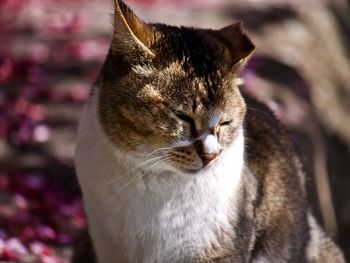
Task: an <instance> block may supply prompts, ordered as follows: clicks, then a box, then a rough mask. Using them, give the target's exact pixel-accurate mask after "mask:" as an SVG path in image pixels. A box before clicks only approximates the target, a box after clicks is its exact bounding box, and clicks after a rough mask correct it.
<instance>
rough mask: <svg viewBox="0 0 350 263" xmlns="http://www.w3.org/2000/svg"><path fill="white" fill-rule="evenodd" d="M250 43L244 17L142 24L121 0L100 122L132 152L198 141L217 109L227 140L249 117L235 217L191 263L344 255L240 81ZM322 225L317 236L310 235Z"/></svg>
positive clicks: (280, 137) (292, 158)
mask: <svg viewBox="0 0 350 263" xmlns="http://www.w3.org/2000/svg"><path fill="white" fill-rule="evenodd" d="M253 50H254V46H253V44H252V43H251V41H250V40H249V38H248V37H247V36H246V35H245V34H244V33H243V32H242V28H241V26H240V24H234V25H232V26H229V27H226V28H224V29H221V30H209V29H193V28H185V27H182V28H177V27H171V26H166V25H159V24H152V25H146V24H144V23H143V22H142V21H141V20H140V19H138V18H137V17H136V16H135V15H134V14H133V13H132V11H131V10H129V9H128V8H127V7H126V6H125V4H124V3H122V2H120V1H116V17H115V33H114V39H113V43H112V46H111V50H110V52H109V54H108V57H107V59H106V62H105V65H104V67H103V69H102V71H101V74H100V77H99V79H98V81H97V85H96V86H97V87H99V91H98V92H99V117H100V122H101V124H102V127H103V129H104V131H105V132H106V134H107V136H108V137H109V138H110V139H111V141H112V142H113V143H114V144H115V145H116V146H117V147H118V148H119V149H121V150H123V151H125V152H134V151H137V149H139V148H140V147H147V145H151V146H152V148H155V149H156V148H159V147H164V146H167V145H170V144H171V142H173V141H174V140H176V139H179V138H180V139H181V138H195V137H196V136H197V135H198V134H200V133H201V132H202V131H203V130H207V129H209V127H208V124H207V123H206V121H205V120H206V119H208V117H209V116H212V115H213V114H215V110H214V109H220V110H221V112H223V115H222V117H221V118H222V121H227V120H230V121H231V123H230V126H229V127H228V128H219V127H217V128H215V130H214V131H213V133H215V134H216V135H217V136H218V138H219V141H220V144H221V145H224V146H228V145H230V143H231V142H232V141H233V140H234V139H235V138H236V136H237V132H238V128H239V127H240V125H241V123H242V122H243V125H244V130H245V143H246V145H245V148H246V156H245V161H246V167H245V169H244V171H243V176H242V182H241V183H240V188H239V193H237V196H238V197H237V198H238V200H237V202H238V205H239V208H238V211H239V212H238V215H237V214H235V215H232V224H231V225H232V228H230V229H227V228H225V229H222V231H221V232H220V233H218V236H217V240H215V241H214V242H213V243H212V245H211V247H208V248H206V249H205V251H203V253H202V254H201V255H198V257H197V258H196V259H193V260H191V262H197V263H204V262H220V263H226V262H237V263H238V262H252V260H254V259H256V258H259V256H263V257H264V258H267V259H271V260H273V261H271V260H270V261H268V262H321V263H323V262H324V263H326V262H327V263H328V262H345V261H344V259H343V256H342V254H341V252H340V251H339V249H338V248H337V247H336V246H335V245H334V244H333V243H332V242H331V240H330V239H329V238H328V237H326V236H325V235H324V234H323V232H322V230H320V229H318V227H317V226H315V225H313V224H310V222H309V221H308V217H309V216H310V215H309V212H308V206H307V203H306V201H305V200H306V199H305V192H304V183H303V180H304V179H303V172H302V169H301V165H300V163H299V160H298V158H297V156H296V154H295V152H294V149H293V146H292V145H291V144H290V142H289V139H288V136H287V135H286V132H285V130H284V128H283V127H282V126H281V125H280V124H279V122H278V121H277V120H276V119H275V118H274V116H273V115H272V114H271V113H270V111H269V110H268V108H267V107H265V106H264V105H262V104H260V103H258V102H256V101H254V100H253V99H251V98H249V97H248V96H247V95H245V94H241V92H240V90H239V89H238V87H237V85H236V84H235V79H236V78H237V77H238V74H239V72H240V69H241V67H242V66H243V65H244V61H245V59H246V58H247V57H248V56H249V54H250V53H251V52H252V51H253ZM116 87H118V88H116ZM94 92H96V91H94ZM246 105H247V106H246ZM174 113H180V114H186V115H188V116H190V117H191V118H192V120H193V122H194V124H195V125H193V126H194V127H195V128H192V129H188V127H187V126H186V125H188V124H186V123H184V122H182V121H179V120H178V118H176V115H175V114H174ZM150 124H151V125H150ZM121 138H124V139H123V140H121ZM125 138H127V139H125ZM145 141H147V145H146V146H145ZM197 150H198V149H197V148H196V147H195V146H194V145H192V146H190V147H189V148H186V149H180V150H179V152H178V153H177V154H178V155H177V160H176V161H177V163H178V165H179V166H180V167H184V168H186V167H189V166H190V164H189V163H188V161H186V160H183V159H181V156H182V155H180V152H181V153H182V154H188V155H191V154H193V153H194V152H196V151H197ZM316 232H317V233H318V234H319V237H318V238H319V240H317V241H318V242H315V240H314V239H312V236H313V235H314V234H315V233H316ZM87 240H89V239H87ZM92 247H93V246H92V244H91V242H86V243H84V244H82V247H81V249H79V250H77V251H76V254H75V256H74V259H73V262H76V263H77V262H84V263H89V262H96V261H95V259H94V256H93V255H94V254H93V253H92V251H93V248H92ZM307 251H308V252H307ZM310 251H311V252H310ZM135 253H136V252H135ZM310 254H313V257H312V258H310V256H309V255H310ZM115 262H116V263H118V262H122V261H121V260H120V259H118V258H116V259H115ZM263 262H266V261H263ZM101 263H103V262H101Z"/></svg>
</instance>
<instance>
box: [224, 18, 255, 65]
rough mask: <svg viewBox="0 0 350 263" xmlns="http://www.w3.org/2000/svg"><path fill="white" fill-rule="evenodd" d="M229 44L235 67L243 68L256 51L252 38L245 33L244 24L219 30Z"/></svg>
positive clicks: (236, 24)
mask: <svg viewBox="0 0 350 263" xmlns="http://www.w3.org/2000/svg"><path fill="white" fill-rule="evenodd" d="M219 33H220V34H221V35H222V36H223V37H224V38H225V39H226V40H227V42H228V43H229V48H230V53H231V60H232V61H233V65H234V66H235V67H241V66H243V65H244V64H245V62H246V61H247V58H248V57H249V56H250V55H251V54H252V53H253V51H254V50H255V46H254V44H253V42H252V41H251V40H250V38H249V37H248V36H247V35H246V33H244V32H243V28H242V23H241V22H238V23H235V24H232V25H230V26H227V27H224V28H222V29H220V30H219Z"/></svg>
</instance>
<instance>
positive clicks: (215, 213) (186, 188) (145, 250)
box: [76, 102, 244, 263]
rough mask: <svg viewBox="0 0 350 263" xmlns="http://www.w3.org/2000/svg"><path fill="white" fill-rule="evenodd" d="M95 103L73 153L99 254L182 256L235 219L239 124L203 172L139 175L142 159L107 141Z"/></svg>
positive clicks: (157, 258)
mask: <svg viewBox="0 0 350 263" xmlns="http://www.w3.org/2000/svg"><path fill="white" fill-rule="evenodd" d="M95 107H96V105H94V102H92V103H91V104H90V105H89V107H88V108H87V109H86V111H85V116H83V118H82V122H81V126H80V130H79V139H78V146H77V156H76V160H77V169H78V174H80V178H79V181H80V184H81V186H82V188H83V190H84V191H83V192H84V193H85V196H84V202H85V208H86V212H87V216H88V220H89V223H90V231H91V235H92V238H93V240H94V244H95V245H96V248H95V249H96V250H97V255H98V257H99V259H100V262H102V263H109V262H111V263H112V262H114V261H113V260H112V259H113V258H114V259H115V258H123V260H124V261H123V262H145V263H146V262H186V260H188V259H190V258H193V257H195V256H196V255H197V254H200V253H201V252H203V250H204V249H206V248H207V247H209V246H210V245H211V243H213V242H215V241H216V239H217V238H218V235H219V233H220V232H221V231H226V228H231V227H232V224H233V223H234V222H235V219H236V218H235V215H236V214H237V213H235V207H236V203H237V200H238V199H239V193H240V190H239V189H240V187H239V186H240V182H241V175H242V170H243V166H244V160H243V156H244V136H243V131H240V133H239V135H238V137H237V139H236V141H235V142H234V144H233V145H232V146H231V147H230V148H229V149H226V150H225V151H224V152H223V153H222V156H221V157H220V159H219V160H218V161H217V163H216V164H215V165H214V166H213V167H212V168H211V169H207V170H205V171H204V172H202V173H201V174H196V175H193V176H190V175H188V177H185V176H184V175H179V174H175V173H174V172H172V173H170V172H167V173H166V174H159V175H156V176H155V177H151V179H150V180H142V179H138V180H136V178H137V176H139V174H140V169H137V168H136V169H135V167H136V166H138V165H139V163H137V162H135V161H133V160H132V159H128V158H125V157H126V156H125V154H122V153H120V152H118V150H116V149H115V148H114V146H113V145H112V144H111V142H109V140H108V138H107V137H106V136H105V134H104V132H103V131H102V129H101V126H100V124H99V122H98V118H97V115H96V108H95ZM79 163H84V165H79ZM132 178H135V180H136V181H135V182H134V181H133V179H132ZM86 193H88V194H86ZM175 259H176V261H175Z"/></svg>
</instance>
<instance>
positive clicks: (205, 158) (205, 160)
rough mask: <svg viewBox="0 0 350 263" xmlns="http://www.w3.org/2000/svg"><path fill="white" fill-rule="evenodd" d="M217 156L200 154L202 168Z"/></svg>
mask: <svg viewBox="0 0 350 263" xmlns="http://www.w3.org/2000/svg"><path fill="white" fill-rule="evenodd" d="M217 156H218V155H217V154H201V155H199V157H200V158H201V159H202V162H203V166H206V165H207V164H208V163H210V162H211V161H212V160H214V159H215V158H216V157H217Z"/></svg>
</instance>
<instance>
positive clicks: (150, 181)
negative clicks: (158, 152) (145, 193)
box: [145, 159, 171, 185]
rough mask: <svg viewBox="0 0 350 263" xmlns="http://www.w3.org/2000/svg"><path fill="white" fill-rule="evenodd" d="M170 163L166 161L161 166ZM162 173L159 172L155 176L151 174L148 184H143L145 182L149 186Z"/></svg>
mask: <svg viewBox="0 0 350 263" xmlns="http://www.w3.org/2000/svg"><path fill="white" fill-rule="evenodd" d="M170 162H171V159H170V160H168V161H165V162H164V163H162V165H165V164H168V163H170ZM162 172H163V170H159V172H158V173H157V174H152V173H151V176H150V177H149V178H150V179H149V180H148V182H147V181H145V182H146V183H147V184H148V185H150V184H151V183H152V182H153V181H154V179H155V178H157V177H158V176H159V175H160V174H161V173H162Z"/></svg>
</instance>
